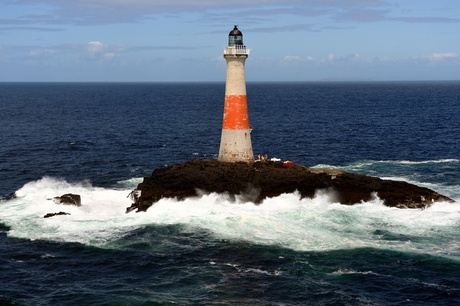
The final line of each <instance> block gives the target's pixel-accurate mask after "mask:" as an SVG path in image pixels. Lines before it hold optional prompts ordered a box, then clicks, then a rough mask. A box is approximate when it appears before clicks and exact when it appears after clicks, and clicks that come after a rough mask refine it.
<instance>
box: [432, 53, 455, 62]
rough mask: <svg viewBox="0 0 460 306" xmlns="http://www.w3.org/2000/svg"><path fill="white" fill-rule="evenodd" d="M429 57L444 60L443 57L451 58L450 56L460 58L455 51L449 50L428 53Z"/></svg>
mask: <svg viewBox="0 0 460 306" xmlns="http://www.w3.org/2000/svg"><path fill="white" fill-rule="evenodd" d="M428 58H431V59H435V60H442V59H449V58H458V55H457V53H454V52H447V53H432V54H431V55H428Z"/></svg>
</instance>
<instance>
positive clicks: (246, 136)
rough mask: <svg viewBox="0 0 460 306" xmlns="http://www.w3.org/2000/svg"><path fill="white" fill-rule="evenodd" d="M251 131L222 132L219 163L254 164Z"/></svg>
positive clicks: (224, 130) (226, 130)
mask: <svg viewBox="0 0 460 306" xmlns="http://www.w3.org/2000/svg"><path fill="white" fill-rule="evenodd" d="M250 134H251V130H250V129H247V130H228V129H223V130H222V137H221V140H220V149H219V157H218V160H219V161H223V162H246V163H253V162H254V154H253V152H252V144H251V135H250Z"/></svg>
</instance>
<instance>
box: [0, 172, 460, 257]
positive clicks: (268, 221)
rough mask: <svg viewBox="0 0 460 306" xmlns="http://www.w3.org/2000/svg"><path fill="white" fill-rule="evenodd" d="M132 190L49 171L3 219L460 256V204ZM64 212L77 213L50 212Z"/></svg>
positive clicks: (98, 238) (298, 246)
mask: <svg viewBox="0 0 460 306" xmlns="http://www.w3.org/2000/svg"><path fill="white" fill-rule="evenodd" d="M135 182H137V181H133V182H131V183H132V184H131V185H136V184H135ZM131 190H132V189H119V188H117V189H104V188H97V187H93V186H91V185H90V184H88V183H85V182H83V183H80V184H70V183H68V182H66V181H64V180H60V179H56V178H50V177H45V178H43V179H41V180H39V181H35V182H31V183H29V184H26V185H25V186H24V187H23V188H21V189H20V190H18V191H17V192H16V195H17V198H15V199H11V200H4V201H2V202H1V204H0V205H1V209H0V220H1V222H2V223H5V224H6V225H8V226H9V227H10V228H11V229H10V230H9V232H8V235H9V236H12V237H20V238H26V239H43V240H51V241H67V242H79V243H83V244H87V245H95V246H101V247H104V246H110V244H111V243H112V242H116V241H117V240H118V239H120V238H122V237H123V236H125V235H126V234H129V233H130V232H131V231H132V230H135V229H138V228H142V227H144V226H147V225H159V226H161V225H170V224H181V225H183V226H185V227H186V229H187V230H191V231H193V230H196V229H206V230H207V231H209V232H210V233H212V235H213V236H214V237H217V238H222V239H228V240H233V241H238V240H244V241H249V242H252V243H256V244H264V245H277V246H282V247H286V248H290V249H294V250H299V251H325V250H338V249H352V248H360V247H373V248H382V249H391V250H398V251H407V252H417V253H426V254H438V255H443V256H448V257H452V258H457V259H460V242H459V241H460V203H459V202H457V203H453V204H451V203H436V204H434V205H432V206H431V207H429V208H427V209H425V210H408V209H407V210H404V209H397V208H388V207H385V206H383V204H382V202H381V200H380V199H378V198H375V199H373V200H371V201H369V202H366V203H362V204H359V205H353V206H346V205H341V204H338V203H336V202H335V200H334V196H333V194H329V193H325V192H319V193H317V194H316V196H315V197H314V198H312V199H300V196H299V194H297V193H292V194H282V195H280V196H278V197H275V198H269V199H266V200H265V201H264V202H263V203H262V204H261V205H255V204H253V203H239V202H238V201H237V202H236V203H235V202H232V201H231V200H230V199H229V198H228V197H226V196H225V195H221V194H216V193H211V194H207V195H202V196H201V197H196V198H189V199H186V200H184V201H176V200H174V199H162V200H161V201H159V202H158V203H156V204H155V205H153V206H152V207H151V208H150V209H149V210H148V211H147V212H145V213H134V212H132V213H129V214H126V213H125V210H126V207H128V206H130V204H131V202H130V199H129V198H127V196H128V194H129V193H130V192H131ZM69 192H70V193H77V194H80V195H81V197H82V206H81V207H76V206H64V205H58V204H55V203H54V202H53V201H51V200H48V199H49V198H52V197H54V196H58V195H62V194H64V193H69ZM59 211H64V212H68V213H70V214H71V215H63V216H56V217H52V218H43V216H44V215H45V214H47V213H53V212H59Z"/></svg>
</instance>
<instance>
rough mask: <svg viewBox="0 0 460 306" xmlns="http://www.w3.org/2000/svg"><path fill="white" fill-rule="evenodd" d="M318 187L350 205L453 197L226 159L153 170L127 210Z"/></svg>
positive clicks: (420, 204) (408, 204)
mask: <svg viewBox="0 0 460 306" xmlns="http://www.w3.org/2000/svg"><path fill="white" fill-rule="evenodd" d="M318 190H328V191H330V192H331V193H333V194H334V195H335V200H336V201H337V202H339V203H342V204H346V205H352V204H358V203H361V202H362V201H369V200H371V199H372V197H373V196H374V195H377V196H378V197H379V198H380V199H382V200H383V201H384V204H385V205H386V206H390V207H399V208H426V207H428V206H429V205H431V204H432V203H434V202H440V201H446V202H453V200H452V199H450V198H448V197H446V196H443V195H440V194H438V193H437V192H435V191H433V190H430V189H428V188H424V187H419V186H416V185H413V184H409V183H406V182H401V181H391V180H382V179H380V178H377V177H370V176H365V175H359V174H352V173H348V172H344V171H338V170H318V169H311V168H307V167H304V166H301V165H295V164H293V163H286V162H285V163H283V162H273V161H265V162H255V163H254V164H247V163H225V162H219V161H217V160H199V159H195V160H191V161H188V162H185V163H180V164H176V165H172V166H167V167H164V168H159V169H155V170H154V171H153V173H152V175H151V176H149V177H145V178H144V180H143V182H142V183H140V184H139V185H138V186H137V189H135V190H133V192H132V193H131V198H132V200H133V202H134V203H133V204H132V205H131V207H128V208H127V211H126V212H130V211H132V210H136V211H138V212H139V211H146V210H147V209H148V208H149V207H150V206H151V205H153V204H154V203H155V202H157V201H159V200H160V199H162V198H176V199H178V200H183V199H185V198H188V197H194V196H198V195H199V191H201V192H208V193H211V192H217V193H226V194H228V195H229V196H231V197H235V196H236V195H239V199H244V200H246V201H252V202H254V203H261V202H262V201H263V200H264V199H265V198H267V197H275V196H278V195H280V194H283V193H291V192H294V191H298V192H299V193H300V195H301V197H302V198H305V197H308V198H311V197H313V196H314V195H315V192H316V191H318Z"/></svg>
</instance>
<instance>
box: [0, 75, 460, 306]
mask: <svg viewBox="0 0 460 306" xmlns="http://www.w3.org/2000/svg"><path fill="white" fill-rule="evenodd" d="M224 88H225V84H223V83H196V84H195V83H187V84H167V83H164V84H151V83H133V84H121V83H120V84H118V83H75V84H69V83H62V84H61V83H30V84H28V83H2V84H0V144H1V145H0V247H1V252H0V267H1V274H0V284H1V285H0V304H6V305H8V304H12V305H74V304H76V303H83V304H92V305H169V304H180V305H183V304H190V305H209V304H223V305H231V304H238V305H252V304H259V305H306V304H310V305H455V304H457V303H458V301H459V300H460V120H459V114H460V82H404V83H403V82H397V83H248V84H247V92H248V101H249V112H250V113H249V116H250V121H251V125H252V128H253V131H252V142H253V148H254V153H255V154H258V153H260V154H268V155H269V156H270V157H276V158H281V159H283V160H292V161H294V162H296V163H298V164H303V165H306V166H309V167H326V168H338V169H343V170H346V171H350V172H355V173H362V174H367V175H373V176H378V177H382V178H391V179H397V180H405V181H409V182H411V183H415V184H418V185H421V186H425V187H428V188H431V189H434V190H436V191H438V192H440V193H442V194H445V195H447V196H450V197H451V198H453V199H454V200H455V201H456V202H455V203H453V204H447V203H437V204H435V205H433V206H432V207H430V208H428V209H426V210H423V211H419V210H400V209H392V208H387V207H385V206H383V205H382V203H381V201H380V200H379V199H378V198H376V199H375V200H373V201H370V202H367V203H362V204H360V205H355V206H343V205H340V204H337V203H334V202H333V197H331V195H329V194H327V193H324V192H319V193H318V194H317V195H316V196H315V198H313V199H303V200H301V199H299V197H298V195H296V194H288V195H282V196H280V197H277V198H273V199H269V200H267V201H265V202H264V203H263V204H262V205H259V206H256V205H253V204H252V203H244V204H243V203H233V202H232V201H230V200H229V199H227V198H226V197H225V195H217V194H211V195H204V196H203V197H201V198H197V199H189V200H186V201H183V202H177V201H175V200H171V199H167V200H162V201H160V202H159V203H158V204H156V205H155V206H153V207H152V208H151V209H149V211H147V212H146V213H138V214H136V213H131V214H125V208H126V207H128V206H129V205H130V201H129V199H128V198H127V195H128V194H129V192H130V191H131V190H132V189H134V188H135V187H136V185H137V184H138V183H139V182H141V181H142V177H143V176H147V175H150V173H151V171H152V170H153V169H155V168H157V167H161V166H164V165H170V164H175V163H178V162H183V161H187V160H190V159H193V158H208V159H216V158H217V153H218V150H219V143H220V133H221V130H220V129H221V123H222V112H223V100H224ZM67 192H73V193H78V194H80V195H81V196H82V206H81V207H65V206H59V205H57V204H55V203H54V202H52V201H50V200H48V199H49V198H52V197H53V196H57V195H61V194H63V193H67ZM59 211H66V212H69V213H71V215H67V216H57V217H54V218H49V219H48V218H47V219H44V218H43V216H44V215H45V214H46V213H49V212H59Z"/></svg>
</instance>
